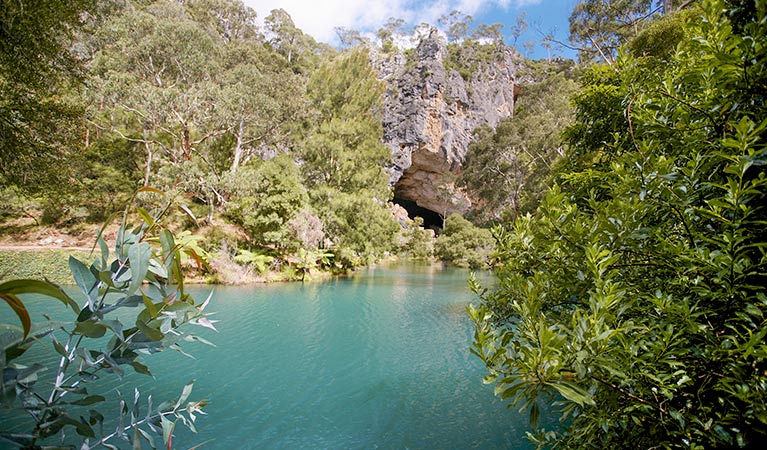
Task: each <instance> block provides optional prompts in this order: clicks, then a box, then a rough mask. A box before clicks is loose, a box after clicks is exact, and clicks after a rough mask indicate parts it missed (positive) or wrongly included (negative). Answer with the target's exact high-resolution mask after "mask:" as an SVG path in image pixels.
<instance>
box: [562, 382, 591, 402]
mask: <svg viewBox="0 0 767 450" xmlns="http://www.w3.org/2000/svg"><path fill="white" fill-rule="evenodd" d="M552 386H553V387H554V389H556V390H557V391H558V392H559V393H560V394H561V395H562V397H564V398H566V399H568V400H570V401H571V402H575V403H577V404H578V405H580V406H583V405H593V404H594V399H592V398H591V396H590V395H588V393H587V392H586V391H584V390H582V389H581V388H579V387H578V386H576V385H574V384H572V383H554V384H552Z"/></svg>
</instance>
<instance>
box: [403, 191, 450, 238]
mask: <svg viewBox="0 0 767 450" xmlns="http://www.w3.org/2000/svg"><path fill="white" fill-rule="evenodd" d="M394 203H395V204H397V205H400V206H401V207H403V208H405V210H406V211H407V215H408V217H410V218H411V219H415V218H416V217H420V218H422V219H423V227H424V229H427V230H428V229H432V230H441V229H442V216H440V215H439V214H438V213H436V212H434V211H432V210H430V209H426V208H424V207H422V206H418V204H417V203H416V202H414V201H412V200H406V199H404V198H399V197H396V196H395V197H394Z"/></svg>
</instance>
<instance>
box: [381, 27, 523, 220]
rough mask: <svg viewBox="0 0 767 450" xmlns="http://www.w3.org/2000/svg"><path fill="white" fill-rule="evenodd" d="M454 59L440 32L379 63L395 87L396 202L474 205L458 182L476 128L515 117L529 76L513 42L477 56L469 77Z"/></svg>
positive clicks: (448, 207) (391, 98)
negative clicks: (523, 74) (517, 100)
mask: <svg viewBox="0 0 767 450" xmlns="http://www.w3.org/2000/svg"><path fill="white" fill-rule="evenodd" d="M448 57H449V56H448V47H447V43H446V41H445V39H444V38H443V37H442V36H441V35H440V34H439V33H438V32H437V31H436V30H432V32H431V33H430V34H429V35H428V36H426V37H425V38H424V39H422V40H421V42H420V44H419V45H418V46H417V47H416V48H415V49H414V50H413V51H411V53H410V54H409V55H407V56H405V54H397V55H389V56H386V55H381V54H377V55H374V61H373V62H374V65H375V66H376V68H377V70H378V71H379V74H380V77H381V79H382V80H384V81H385V82H386V85H387V89H386V94H385V98H384V114H383V127H384V142H385V143H386V144H387V145H388V146H389V147H390V148H391V150H392V165H391V167H390V168H389V169H390V174H391V178H390V182H391V183H392V185H393V186H394V191H395V200H398V201H404V202H414V203H415V204H417V205H418V206H419V207H421V208H426V209H428V210H431V211H434V212H436V213H438V214H441V215H446V214H450V213H451V212H455V211H460V212H466V211H467V210H468V209H470V207H471V201H470V199H469V198H467V197H466V195H465V194H463V193H461V192H460V191H459V190H456V189H455V187H454V183H453V181H454V178H455V175H457V174H459V173H460V170H461V164H462V163H463V161H464V159H465V157H466V152H467V150H468V146H469V143H470V142H471V139H472V132H473V131H474V129H475V128H476V127H477V126H478V125H480V124H481V123H488V124H490V125H491V126H495V125H497V124H498V122H499V121H500V120H501V119H502V118H504V117H508V116H509V115H511V114H512V112H513V109H514V99H515V96H516V95H517V94H518V93H519V87H518V83H520V82H521V81H523V80H518V79H517V73H518V72H519V70H520V68H521V67H522V57H521V56H520V55H519V54H518V53H517V52H516V51H514V50H513V49H511V48H508V47H501V48H494V49H493V50H492V52H490V53H488V52H486V53H485V54H484V58H482V59H480V60H477V61H472V62H471V63H472V65H473V66H472V69H473V71H472V72H471V73H469V74H468V77H467V78H468V80H465V79H464V78H463V77H462V76H461V74H459V72H458V71H456V70H454V69H448V68H447V66H449V65H450V64H447V63H448ZM466 74H467V73H466V71H464V75H466Z"/></svg>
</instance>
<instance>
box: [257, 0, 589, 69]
mask: <svg viewBox="0 0 767 450" xmlns="http://www.w3.org/2000/svg"><path fill="white" fill-rule="evenodd" d="M244 3H245V4H246V5H248V6H250V7H251V8H253V9H254V10H256V13H257V15H258V17H259V18H260V19H263V18H264V17H266V16H267V15H269V12H270V11H271V10H273V9H277V8H282V9H284V10H285V11H287V12H288V14H290V16H291V18H292V19H293V22H295V24H296V26H298V28H300V29H301V30H303V31H304V33H307V34H309V35H311V36H312V37H314V38H315V39H316V40H317V41H320V42H326V43H329V44H331V45H333V46H336V45H337V44H338V41H337V38H336V34H335V31H334V29H335V28H336V27H343V28H348V29H354V30H358V31H361V32H363V33H365V32H368V33H375V31H376V30H378V29H379V28H381V26H382V25H383V24H384V23H385V22H386V21H387V19H389V18H390V17H394V18H398V19H403V20H405V22H407V24H408V25H409V26H411V27H412V26H414V25H417V24H420V23H423V22H426V23H429V24H432V25H437V20H438V19H439V18H440V17H441V16H443V15H445V14H448V13H450V12H451V11H453V10H458V11H460V12H462V13H463V14H466V15H469V16H472V17H473V19H474V24H478V23H484V24H488V25H491V24H494V23H502V24H504V25H505V26H504V28H503V30H502V31H503V34H504V36H505V37H506V43H507V44H509V45H513V42H512V41H513V38H512V37H511V32H510V27H511V26H512V25H514V24H515V23H516V21H517V17H518V16H519V15H520V14H522V13H524V14H525V21H526V22H527V23H528V30H527V32H526V33H525V34H524V35H522V36H520V37H519V39H518V41H517V45H516V47H517V49H518V50H519V51H520V52H521V53H522V54H524V55H525V56H527V57H529V58H536V59H537V58H546V57H548V56H549V55H548V51H547V50H546V49H545V48H544V47H543V46H541V45H540V44H538V45H536V46H535V48H534V49H533V50H532V51H530V49H528V48H526V47H525V46H524V45H523V43H525V42H537V43H539V42H540V40H541V38H542V36H543V35H545V34H548V33H553V35H554V36H555V38H556V39H557V40H559V41H561V42H564V43H567V42H568V22H567V20H568V17H569V16H570V12H571V11H572V10H573V6H574V5H575V3H576V0H244ZM551 55H552V56H554V55H559V56H564V57H569V58H574V57H575V52H574V51H572V50H569V49H567V48H564V47H562V48H558V49H557V48H554V49H552V51H551Z"/></svg>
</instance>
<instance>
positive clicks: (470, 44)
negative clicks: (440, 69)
mask: <svg viewBox="0 0 767 450" xmlns="http://www.w3.org/2000/svg"><path fill="white" fill-rule="evenodd" d="M502 57H503V53H502V52H501V51H500V47H499V46H498V45H496V44H483V43H480V42H478V41H474V40H465V41H462V42H460V43H457V42H454V43H451V44H448V46H447V57H446V58H445V69H446V70H448V71H450V70H455V71H456V72H458V73H459V74H460V75H461V78H463V79H464V80H466V81H471V79H472V77H474V76H476V75H477V74H478V73H479V72H481V71H482V70H483V69H486V68H487V67H488V66H489V65H490V64H492V63H493V61H495V60H496V59H498V58H502Z"/></svg>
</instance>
